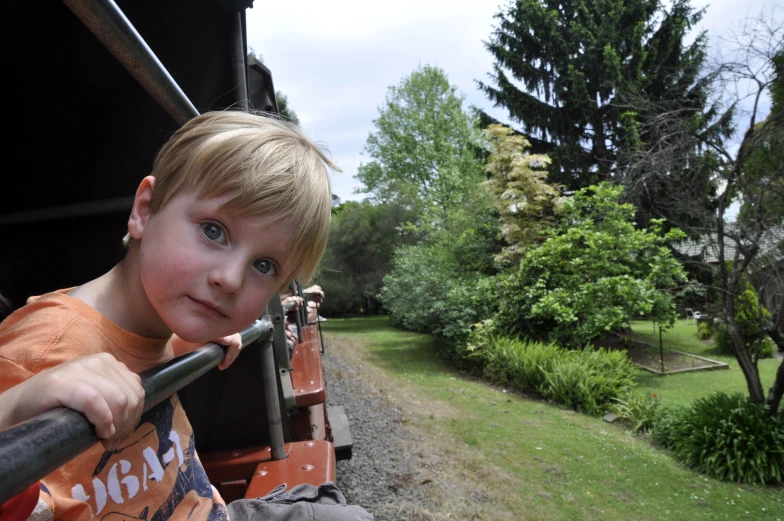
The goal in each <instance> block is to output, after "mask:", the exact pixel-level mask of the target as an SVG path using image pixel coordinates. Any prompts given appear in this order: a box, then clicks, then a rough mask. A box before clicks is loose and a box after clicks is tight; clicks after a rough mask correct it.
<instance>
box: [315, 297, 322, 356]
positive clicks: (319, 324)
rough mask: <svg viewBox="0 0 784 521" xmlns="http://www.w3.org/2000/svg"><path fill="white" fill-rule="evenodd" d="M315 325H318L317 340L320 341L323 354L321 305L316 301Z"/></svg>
mask: <svg viewBox="0 0 784 521" xmlns="http://www.w3.org/2000/svg"><path fill="white" fill-rule="evenodd" d="M316 324H318V326H317V327H318V331H319V340H320V341H321V350H320V351H321V354H322V355H323V354H324V335H323V334H322V333H321V304H319V302H318V300H317V301H316Z"/></svg>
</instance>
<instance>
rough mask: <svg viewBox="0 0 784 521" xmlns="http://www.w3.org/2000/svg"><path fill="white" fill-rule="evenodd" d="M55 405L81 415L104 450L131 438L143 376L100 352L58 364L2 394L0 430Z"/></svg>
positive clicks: (138, 414)
mask: <svg viewBox="0 0 784 521" xmlns="http://www.w3.org/2000/svg"><path fill="white" fill-rule="evenodd" d="M56 407H68V408H70V409H74V410H76V411H79V412H81V413H83V414H84V415H85V416H86V417H87V419H88V420H89V421H90V423H92V424H93V425H95V432H96V434H98V437H99V438H101V439H102V443H103V445H104V447H106V449H113V448H115V447H116V446H118V445H119V443H120V442H121V441H122V440H124V439H125V438H127V437H128V436H130V435H131V434H132V433H133V431H134V429H135V428H136V425H137V424H138V423H139V419H140V418H141V415H142V409H143V408H144V390H143V389H142V386H141V378H140V377H139V375H137V374H136V373H133V372H131V371H130V370H129V369H128V368H127V367H126V366H125V364H123V363H122V362H118V361H117V359H115V358H114V357H113V356H112V355H110V354H108V353H101V354H97V355H90V356H85V357H82V358H77V359H75V360H71V361H70V362H66V363H63V364H60V365H58V366H56V367H53V368H51V369H47V370H46V371H42V372H41V373H38V374H37V375H35V376H33V377H31V378H29V379H27V380H25V381H24V382H22V383H20V384H18V385H15V386H14V387H11V388H10V389H8V390H7V391H5V392H3V393H2V394H0V429H5V428H7V427H11V426H13V425H16V424H17V423H21V422H23V421H25V420H29V419H30V418H33V417H34V416H37V415H39V414H41V413H42V412H45V411H48V410H50V409H54V408H56Z"/></svg>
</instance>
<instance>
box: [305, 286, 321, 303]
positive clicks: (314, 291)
mask: <svg viewBox="0 0 784 521" xmlns="http://www.w3.org/2000/svg"><path fill="white" fill-rule="evenodd" d="M302 293H303V294H305V295H310V296H312V297H313V300H315V301H316V302H319V303H320V302H322V301H323V300H324V290H323V289H321V286H319V285H318V284H314V285H312V286H311V287H309V288H306V289H304V290H302Z"/></svg>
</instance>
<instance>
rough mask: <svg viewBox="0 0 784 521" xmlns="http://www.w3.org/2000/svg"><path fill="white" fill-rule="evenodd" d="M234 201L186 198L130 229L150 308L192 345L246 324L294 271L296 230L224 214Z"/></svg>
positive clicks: (175, 200) (188, 195)
mask: <svg viewBox="0 0 784 521" xmlns="http://www.w3.org/2000/svg"><path fill="white" fill-rule="evenodd" d="M137 197H138V195H137ZM230 198H231V195H228V196H222V197H216V198H206V199H205V198H199V197H198V194H196V193H194V192H186V193H181V194H178V195H176V196H175V197H173V198H172V199H171V200H170V201H169V202H168V204H166V206H165V207H163V208H162V209H161V210H160V211H158V212H157V213H155V214H149V215H148V216H147V218H146V219H145V220H144V221H145V222H143V224H142V226H141V228H140V229H139V227H136V228H135V229H131V234H132V235H133V236H134V238H135V239H141V240H140V241H139V245H138V247H139V254H138V266H139V277H140V279H141V283H142V286H143V288H144V292H145V293H146V295H147V298H148V299H149V301H150V304H151V306H152V307H153V308H154V310H155V312H156V313H157V314H158V315H159V316H160V318H161V319H162V320H163V322H165V324H166V325H167V326H168V328H169V329H171V331H172V332H173V333H174V334H176V335H177V336H179V337H180V338H182V339H184V340H187V341H189V342H208V341H210V340H214V339H216V338H219V337H222V336H225V335H229V334H233V333H237V332H239V331H241V330H242V329H244V328H246V327H248V326H249V325H250V324H251V323H252V322H253V321H254V320H255V319H257V318H258V317H259V316H260V315H261V313H262V312H263V311H264V307H265V306H266V305H267V303H268V302H269V300H270V298H272V296H273V295H274V294H275V293H276V292H277V291H278V289H280V286H281V284H282V283H283V282H284V281H285V280H287V279H288V277H289V276H290V275H291V274H292V272H293V270H294V268H295V265H294V262H293V259H290V258H289V255H288V252H289V246H290V244H289V243H290V240H291V237H292V235H293V228H292V226H291V225H290V224H289V223H287V222H285V221H279V222H274V223H270V222H265V221H264V219H262V218H257V217H248V216H241V215H237V214H234V213H229V212H226V211H223V210H219V208H220V207H221V205H222V204H223V203H225V202H226V201H228V200H229V199H230ZM129 229H130V226H129ZM137 235H138V237H137Z"/></svg>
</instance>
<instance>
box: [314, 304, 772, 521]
mask: <svg viewBox="0 0 784 521" xmlns="http://www.w3.org/2000/svg"><path fill="white" fill-rule="evenodd" d="M324 333H325V335H326V341H327V348H328V349H330V350H331V351H330V352H331V353H333V354H336V355H337V356H341V357H344V358H345V357H349V358H348V359H349V360H352V362H353V364H355V367H357V368H358V373H357V375H355V376H358V377H360V378H365V379H367V380H368V381H369V382H372V384H373V385H374V386H375V387H378V388H379V389H383V394H384V396H386V398H387V399H388V400H389V401H390V402H391V403H393V404H394V405H395V406H396V407H398V408H399V409H400V410H401V411H402V418H401V421H403V423H404V425H406V427H407V428H409V429H412V430H413V431H415V432H416V434H417V435H418V436H420V437H421V439H422V440H424V441H422V442H420V443H418V445H417V446H416V447H411V448H410V450H411V453H410V456H411V457H412V458H424V459H423V460H422V461H423V463H422V464H421V465H420V466H421V471H420V475H419V476H417V477H416V479H414V480H412V483H415V484H414V485H412V486H424V487H432V490H431V492H430V494H431V495H438V494H441V495H443V496H445V497H443V498H441V500H440V501H439V503H440V504H441V505H443V508H442V509H441V510H440V511H439V512H432V513H429V514H427V515H425V514H423V515H422V516H421V519H481V520H493V521H496V520H497V521H503V520H507V519H508V520H512V519H514V520H583V519H585V520H591V519H596V520H616V519H617V520H651V521H654V520H656V521H658V520H684V521H696V520H733V521H734V520H742V519H749V520H755V521H763V520H764V521H767V520H771V521H784V488H782V487H755V486H745V485H736V484H732V483H724V482H719V481H716V480H714V479H712V478H707V477H705V476H703V475H701V474H698V473H696V472H693V471H691V470H688V469H685V468H683V467H682V466H681V465H679V464H678V463H676V462H675V461H674V460H673V459H672V458H671V457H670V456H669V455H668V454H667V453H666V452H664V451H661V450H658V449H656V448H654V447H652V446H651V445H650V443H649V441H648V440H647V439H646V438H643V437H636V436H632V435H631V434H629V433H628V432H626V431H625V430H623V429H622V428H619V427H618V426H615V425H610V424H608V423H606V422H604V421H602V420H601V419H596V418H591V417H588V416H584V415H581V414H576V413H574V412H572V411H569V410H566V409H564V408H561V407H558V406H553V405H549V404H546V403H543V402H541V401H539V400H535V399H530V398H527V397H525V396H522V395H518V394H515V393H512V392H504V390H503V389H500V388H497V387H493V386H492V385H489V384H487V383H484V382H481V381H478V380H477V379H474V378H471V377H470V376H467V375H465V374H463V373H460V372H458V371H455V370H454V369H452V368H450V367H449V366H448V365H447V364H446V363H445V362H443V361H442V360H441V359H439V358H438V356H437V355H436V353H435V349H434V347H433V344H432V340H431V338H430V337H429V336H428V335H421V334H416V333H409V332H404V331H400V330H397V329H394V328H392V327H390V326H389V324H388V321H387V319H386V318H385V317H374V318H358V319H345V320H336V319H330V320H329V321H328V322H325V323H324ZM724 372H728V371H713V372H709V373H705V375H707V376H706V378H710V377H711V376H713V377H716V378H722V375H721V374H720V373H724ZM683 376H686V375H678V377H679V378H680V377H683ZM741 379H742V377H741ZM642 380H643V386H644V390H650V389H656V391H654V392H658V393H661V394H662V395H663V396H666V397H668V398H669V399H673V400H677V399H679V398H678V396H679V395H680V394H683V393H686V392H688V393H691V394H695V395H696V394H702V393H697V392H696V391H695V389H696V388H698V387H699V386H700V385H703V386H706V387H707V384H704V383H703V384H700V383H699V382H697V383H694V384H691V383H690V384H688V385H685V386H680V388H679V386H674V387H673V388H672V389H670V386H669V384H668V383H667V380H662V381H660V382H658V381H657V382H656V386H654V385H653V384H651V383H650V382H648V381H646V379H645V377H643V378H642ZM722 385H724V384H720V385H719V388H723V389H724V390H727V389H726V388H724V387H722ZM684 389H686V391H684ZM741 390H742V389H741ZM707 392H710V391H709V390H708V391H705V393H707ZM688 400H691V398H688ZM379 435H383V433H379ZM425 455H426V456H427V457H425ZM439 486H440V488H439ZM461 491H463V492H461ZM465 491H471V493H465Z"/></svg>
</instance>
